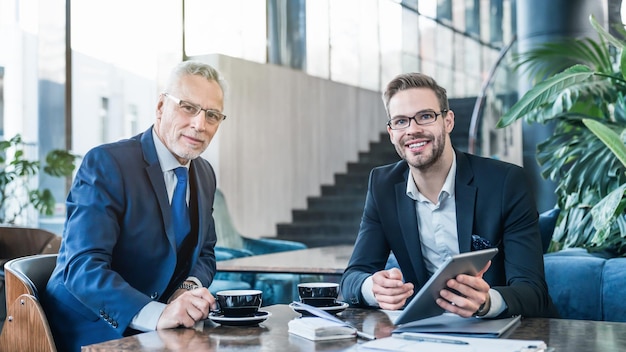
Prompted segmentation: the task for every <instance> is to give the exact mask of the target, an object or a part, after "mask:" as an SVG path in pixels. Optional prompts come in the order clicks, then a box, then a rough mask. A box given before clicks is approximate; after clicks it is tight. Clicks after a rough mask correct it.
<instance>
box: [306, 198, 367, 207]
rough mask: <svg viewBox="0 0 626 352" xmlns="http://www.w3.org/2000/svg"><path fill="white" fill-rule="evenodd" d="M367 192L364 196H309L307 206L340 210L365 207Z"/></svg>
mask: <svg viewBox="0 0 626 352" xmlns="http://www.w3.org/2000/svg"><path fill="white" fill-rule="evenodd" d="M364 204H365V194H363V195H362V196H323V197H309V198H307V208H308V209H312V210H329V211H338V210H345V209H363V205H364Z"/></svg>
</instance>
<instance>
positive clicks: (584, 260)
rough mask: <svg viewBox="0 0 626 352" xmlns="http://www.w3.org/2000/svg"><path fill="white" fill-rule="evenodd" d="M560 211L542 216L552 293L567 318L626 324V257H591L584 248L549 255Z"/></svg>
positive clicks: (546, 259) (547, 277)
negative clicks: (625, 301)
mask: <svg viewBox="0 0 626 352" xmlns="http://www.w3.org/2000/svg"><path fill="white" fill-rule="evenodd" d="M558 215H559V209H557V208H555V209H551V210H548V211H546V212H543V213H541V214H540V216H539V230H540V232H541V237H542V239H543V249H544V253H545V254H544V256H543V258H544V267H545V273H546V282H547V284H548V292H549V293H550V297H552V301H553V302H554V304H555V305H556V307H557V309H558V310H559V313H560V314H561V317H562V318H564V319H581V320H604V321H619V322H626V304H625V303H624V300H625V298H626V258H611V257H604V256H602V255H600V254H590V253H589V252H587V250H586V249H583V248H568V249H564V250H561V251H558V252H553V253H546V252H547V251H548V247H549V245H550V241H551V239H552V234H553V232H554V227H555V225H556V222H557V218H558Z"/></svg>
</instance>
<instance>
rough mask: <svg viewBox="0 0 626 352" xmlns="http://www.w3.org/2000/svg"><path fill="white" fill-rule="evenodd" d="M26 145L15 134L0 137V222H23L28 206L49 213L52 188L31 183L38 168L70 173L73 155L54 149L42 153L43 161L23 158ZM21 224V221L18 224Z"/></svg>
mask: <svg viewBox="0 0 626 352" xmlns="http://www.w3.org/2000/svg"><path fill="white" fill-rule="evenodd" d="M27 145H28V143H26V142H25V141H24V140H23V139H22V137H21V136H20V135H19V134H18V135H16V136H14V137H13V138H11V139H8V140H3V141H0V223H2V224H11V225H17V224H18V223H20V222H23V220H22V219H23V218H24V217H25V212H26V211H27V210H28V209H32V208H34V209H36V210H37V211H38V212H39V213H41V214H44V215H52V214H53V212H54V205H55V199H54V196H53V195H52V192H51V191H50V190H49V189H47V188H45V189H37V188H34V187H33V179H34V178H35V177H36V176H37V175H38V174H39V172H40V171H43V172H44V173H46V174H48V175H51V176H54V177H67V176H71V175H72V172H73V171H74V168H75V161H76V159H77V156H76V155H74V154H72V153H70V152H68V151H65V150H59V149H55V150H52V151H50V152H49V153H48V154H47V155H46V157H45V163H42V162H40V161H39V160H29V159H27V158H26V154H25V147H26V146H27ZM22 225H23V224H22Z"/></svg>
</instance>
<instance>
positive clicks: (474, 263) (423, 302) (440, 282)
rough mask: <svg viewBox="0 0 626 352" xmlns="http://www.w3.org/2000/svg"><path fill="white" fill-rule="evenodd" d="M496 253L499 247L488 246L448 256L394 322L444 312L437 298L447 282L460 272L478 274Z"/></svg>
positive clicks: (397, 322)
mask: <svg viewBox="0 0 626 352" xmlns="http://www.w3.org/2000/svg"><path fill="white" fill-rule="evenodd" d="M496 253H498V249H497V248H488V249H483V250H479V251H473V252H466V253H461V254H458V255H455V256H452V257H450V258H448V260H447V261H445V262H444V263H443V265H441V267H439V269H438V270H437V271H436V272H435V273H434V274H433V276H431V277H430V279H429V280H428V281H427V282H426V284H424V286H422V288H421V289H420V290H419V292H418V293H417V294H416V295H415V297H414V298H413V300H412V301H411V302H409V304H408V305H407V306H406V308H404V310H403V311H402V313H400V316H398V319H396V321H395V322H394V324H396V325H399V324H404V323H408V322H412V321H415V320H419V319H424V318H429V317H432V316H435V315H439V314H442V313H443V312H444V309H443V308H441V307H439V305H437V302H435V300H436V299H437V298H438V297H439V292H440V291H441V290H442V289H444V288H445V287H446V282H447V281H448V280H450V279H452V278H454V277H456V276H457V275H459V274H467V275H476V273H478V272H479V271H480V269H482V268H484V267H485V265H486V264H487V262H488V261H489V260H490V259H491V258H493V256H495V255H496Z"/></svg>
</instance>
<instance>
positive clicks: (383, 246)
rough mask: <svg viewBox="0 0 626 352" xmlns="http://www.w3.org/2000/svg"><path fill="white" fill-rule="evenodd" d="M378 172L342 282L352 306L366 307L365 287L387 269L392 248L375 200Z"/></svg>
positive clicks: (372, 177)
mask: <svg viewBox="0 0 626 352" xmlns="http://www.w3.org/2000/svg"><path fill="white" fill-rule="evenodd" d="M376 179H377V178H376V170H373V171H372V172H371V173H370V178H369V183H368V190H367V196H366V200H365V207H364V210H363V217H362V219H361V224H360V227H359V234H358V236H357V239H356V242H355V245H354V250H353V252H352V257H351V258H350V261H349V263H348V267H347V268H346V271H345V272H344V274H343V277H342V279H341V294H342V296H343V299H344V301H346V302H347V303H349V304H351V305H356V306H365V305H367V303H366V302H365V301H364V300H363V296H362V294H361V285H362V284H363V281H365V279H367V277H368V276H370V275H372V274H374V273H375V272H377V271H379V270H382V269H384V268H385V263H386V262H387V258H388V257H389V253H390V250H389V245H388V244H387V240H386V238H385V232H384V229H383V226H382V224H381V221H380V217H379V209H378V206H379V205H378V204H377V199H376V197H375V193H374V191H375V184H376Z"/></svg>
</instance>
